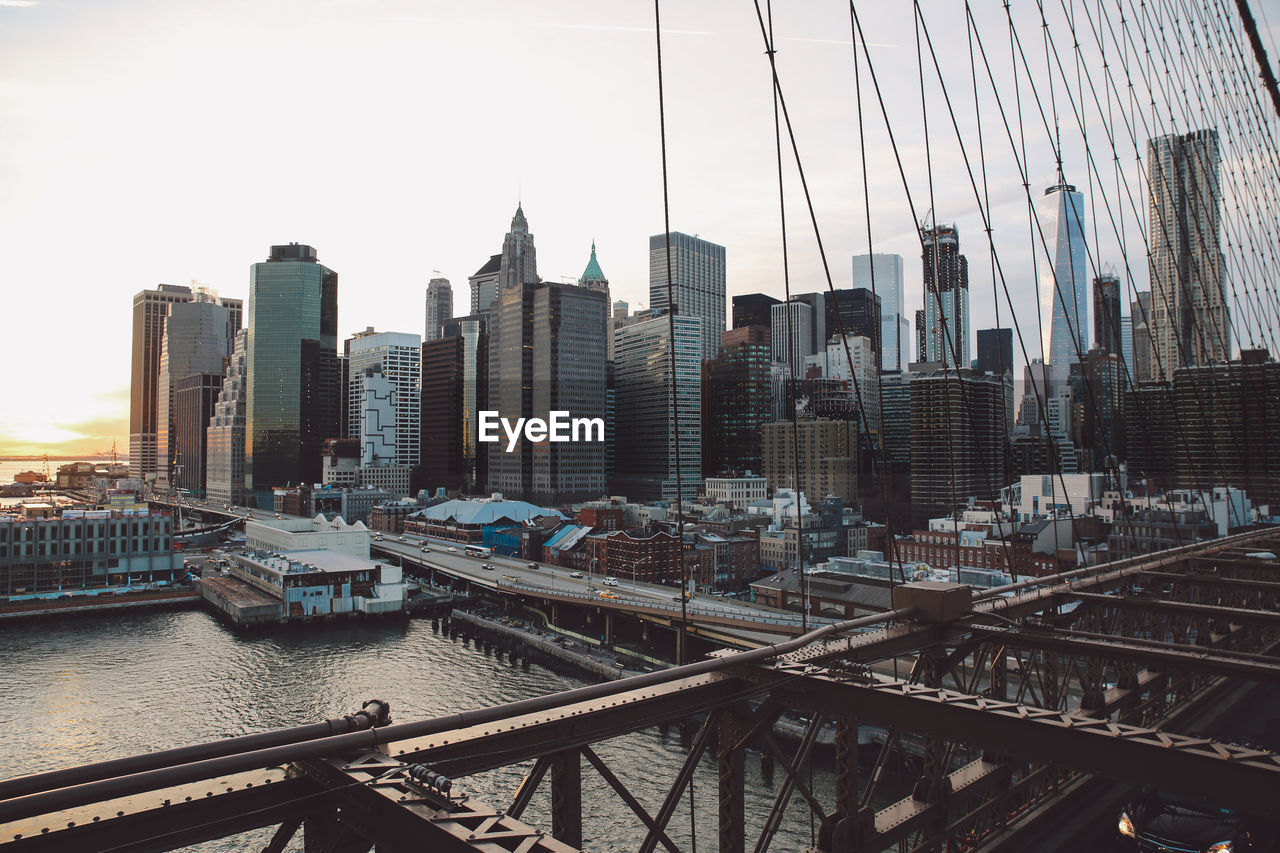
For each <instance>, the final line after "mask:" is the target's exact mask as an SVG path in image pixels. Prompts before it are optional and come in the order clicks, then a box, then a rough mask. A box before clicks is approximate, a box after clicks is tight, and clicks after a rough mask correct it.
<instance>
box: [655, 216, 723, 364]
mask: <svg viewBox="0 0 1280 853" xmlns="http://www.w3.org/2000/svg"><path fill="white" fill-rule="evenodd" d="M669 236H670V239H671V256H670V264H669V265H668V263H667V261H668V257H667V237H668V235H665V234H655V235H654V236H652V237H650V238H649V307H650V308H652V309H653V310H655V311H660V310H665V309H668V308H670V307H671V306H670V304H669V303H668V301H667V269H668V266H669V267H670V270H671V288H672V293H673V294H674V296H675V303H676V304H675V313H676V314H683V315H685V316H690V317H700V318H702V323H703V325H702V357H703V358H704V359H710V358H715V357H716V352H717V351H718V350H719V349H720V336H721V335H723V334H724V316H725V304H724V303H725V264H724V246H719V245H716V244H715V243H712V242H709V241H707V240H703V239H701V238H698V237H690V236H689V235H688V234H681V233H680V232H678V231H672V232H671V234H670V235H669Z"/></svg>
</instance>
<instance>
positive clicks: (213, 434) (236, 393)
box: [205, 329, 249, 506]
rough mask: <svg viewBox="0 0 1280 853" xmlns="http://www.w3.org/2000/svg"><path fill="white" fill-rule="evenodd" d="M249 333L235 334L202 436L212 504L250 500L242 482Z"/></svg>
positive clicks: (244, 330)
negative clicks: (223, 374) (216, 397)
mask: <svg viewBox="0 0 1280 853" xmlns="http://www.w3.org/2000/svg"><path fill="white" fill-rule="evenodd" d="M248 336H249V333H248V331H247V330H246V329H240V330H239V331H238V332H236V338H235V344H234V346H233V348H232V350H231V357H230V358H229V359H228V361H227V373H226V375H225V376H224V377H223V378H222V388H221V389H220V390H219V393H218V399H217V402H216V403H215V404H214V408H213V415H212V416H211V417H210V418H209V428H208V430H207V431H206V433H205V437H206V442H207V443H206V448H207V462H206V465H205V471H206V473H205V497H206V498H207V499H208V500H210V501H212V502H214V503H224V504H232V505H235V506H242V505H244V504H247V503H248V501H249V495H248V492H247V490H246V489H245V481H244V467H245V463H244V446H245V421H246V418H245V403H246V400H247V396H248V394H247V388H246V384H247V381H248V379H247V371H246V364H247V363H248V362H247V359H246V350H247V342H248Z"/></svg>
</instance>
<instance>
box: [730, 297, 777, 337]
mask: <svg viewBox="0 0 1280 853" xmlns="http://www.w3.org/2000/svg"><path fill="white" fill-rule="evenodd" d="M780 301H781V300H779V299H774V298H773V297H772V296H769V295H768V294H765V293H741V294H738V295H737V296H735V297H733V328H735V329H740V328H742V327H743V326H764V327H765V328H766V329H767V328H769V326H770V325H771V324H772V322H773V315H772V314H770V313H769V312H770V308H771V307H772V306H774V305H777V304H778V303H779V302H780Z"/></svg>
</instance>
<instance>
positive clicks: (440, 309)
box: [422, 278, 453, 341]
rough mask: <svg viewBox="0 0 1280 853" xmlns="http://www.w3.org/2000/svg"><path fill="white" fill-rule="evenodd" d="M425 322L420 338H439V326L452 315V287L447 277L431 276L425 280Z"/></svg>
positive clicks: (425, 339) (429, 339)
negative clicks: (424, 328) (431, 277)
mask: <svg viewBox="0 0 1280 853" xmlns="http://www.w3.org/2000/svg"><path fill="white" fill-rule="evenodd" d="M426 314H427V322H426V330H425V333H424V334H423V337H422V339H423V340H424V341H435V340H439V339H440V327H441V326H443V325H444V322H445V320H448V319H449V318H450V317H452V316H453V288H452V287H450V286H449V279H447V278H433V279H431V281H429V282H427V312H426Z"/></svg>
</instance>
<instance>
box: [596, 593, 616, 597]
mask: <svg viewBox="0 0 1280 853" xmlns="http://www.w3.org/2000/svg"><path fill="white" fill-rule="evenodd" d="M600 597H601V598H617V597H618V594H617V593H616V592H602V593H600Z"/></svg>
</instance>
